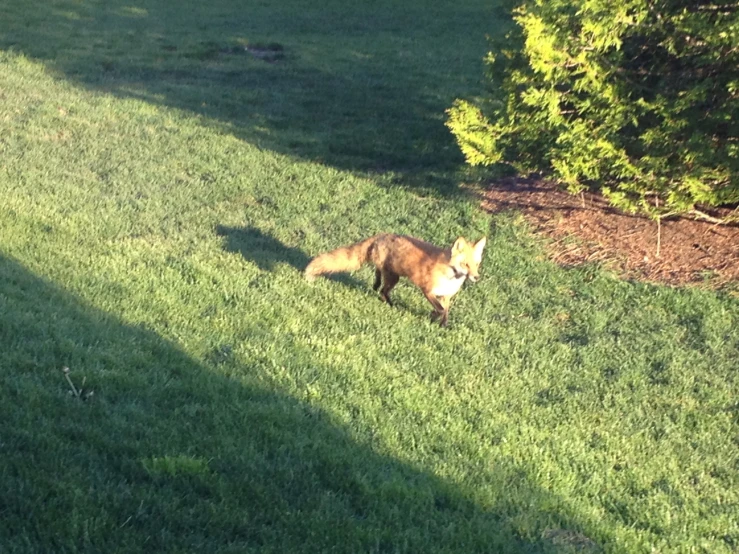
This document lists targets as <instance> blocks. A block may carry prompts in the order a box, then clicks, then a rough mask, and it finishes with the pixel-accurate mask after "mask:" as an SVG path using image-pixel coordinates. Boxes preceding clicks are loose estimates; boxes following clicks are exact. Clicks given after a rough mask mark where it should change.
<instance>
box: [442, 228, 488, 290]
mask: <svg viewBox="0 0 739 554" xmlns="http://www.w3.org/2000/svg"><path fill="white" fill-rule="evenodd" d="M485 241H486V237H482V238H481V239H480V240H478V241H477V242H476V243H475V244H472V243H470V242H467V241H466V240H465V239H464V237H459V238H458V239H457V240H456V241H454V245H453V246H452V256H451V258H450V259H449V265H450V266H452V269H453V270H454V274H455V275H458V276H460V277H461V276H462V275H464V276H465V277H467V279H469V280H470V281H471V282H473V283H474V282H475V281H477V280H478V279H479V278H480V262H481V261H482V251H483V249H484V248H485Z"/></svg>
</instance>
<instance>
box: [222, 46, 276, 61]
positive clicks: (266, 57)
mask: <svg viewBox="0 0 739 554" xmlns="http://www.w3.org/2000/svg"><path fill="white" fill-rule="evenodd" d="M221 54H250V55H251V56H252V57H254V58H257V59H258V60H262V61H265V62H268V63H275V62H278V61H280V60H282V59H284V58H285V48H284V47H283V46H282V45H281V44H279V43H277V42H270V43H268V44H262V43H256V44H249V45H247V46H230V47H228V48H222V49H221Z"/></svg>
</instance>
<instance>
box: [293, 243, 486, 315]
mask: <svg viewBox="0 0 739 554" xmlns="http://www.w3.org/2000/svg"><path fill="white" fill-rule="evenodd" d="M484 248H485V237H483V238H482V239H480V240H479V241H477V242H476V243H475V244H471V243H469V242H467V241H466V240H465V239H464V238H463V237H459V238H458V239H457V240H456V241H455V242H454V244H453V245H452V247H451V248H446V249H444V248H439V247H438V246H434V245H433V244H429V243H428V242H424V241H422V240H420V239H417V238H414V237H408V236H403V235H392V234H381V235H375V236H374V237H371V238H368V239H366V240H363V241H360V242H357V243H355V244H352V245H351V246H346V247H343V248H338V249H336V250H333V251H331V252H327V253H325V254H321V255H320V256H316V257H315V258H313V260H311V262H310V263H309V264H308V267H306V268H305V278H306V279H308V280H309V281H313V280H314V279H315V278H316V275H323V274H326V273H340V272H344V271H354V270H356V269H359V268H360V267H361V266H362V265H363V264H365V263H368V262H371V263H372V264H373V265H374V266H375V268H376V269H375V284H374V285H373V286H372V288H374V289H375V290H378V289H380V285H382V289H380V297H381V298H382V299H383V300H384V301H385V302H387V303H388V304H390V305H391V306H392V302H390V291H391V290H392V289H393V287H394V286H395V285H396V284H397V283H398V280H399V279H400V278H401V277H408V279H410V280H411V281H412V282H413V283H414V284H415V285H416V286H417V287H418V288H420V289H421V291H422V292H423V294H424V296H426V299H427V300H428V301H429V302H431V305H432V306H433V307H434V311H433V312H432V313H431V318H432V319H434V320H435V319H438V320H439V323H440V324H441V326H442V327H444V326H446V324H447V318H448V316H449V303H450V301H451V299H452V296H454V295H455V294H456V293H457V291H459V289H460V288H461V287H462V283H464V281H465V279H469V280H470V281H471V282H473V283H474V282H475V281H477V280H478V279H479V278H480V274H479V267H480V262H481V261H482V251H483V249H484Z"/></svg>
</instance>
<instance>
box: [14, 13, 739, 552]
mask: <svg viewBox="0 0 739 554" xmlns="http://www.w3.org/2000/svg"><path fill="white" fill-rule="evenodd" d="M160 4H161V3H159V2H138V3H135V4H130V3H129V4H126V3H115V2H112V3H111V2H108V3H103V4H99V3H88V2H71V1H70V2H55V3H53V6H52V9H50V10H39V9H38V6H36V7H33V6H31V5H29V4H28V3H27V2H11V3H9V4H6V5H5V6H4V7H2V8H0V49H2V52H0V64H2V67H3V71H2V72H0V100H1V101H2V104H1V107H0V344H2V345H3V348H2V352H0V370H1V371H2V374H1V375H2V377H0V418H1V420H2V421H3V425H2V427H0V483H2V484H3V494H0V515H1V516H2V517H0V544H2V547H0V551H3V552H4V551H5V550H4V549H6V550H7V551H8V552H43V551H53V552H82V551H92V552H100V551H102V552H134V551H150V552H175V551H177V552H181V551H186V552H311V553H313V552H329V551H332V552H334V551H335V552H569V551H578V549H579V551H581V552H582V551H585V552H597V551H600V550H602V551H606V552H652V551H658V552H685V551H691V550H693V551H696V552H701V551H703V552H731V551H733V550H734V549H736V547H737V545H738V544H739V529H738V528H737V516H736V509H735V506H736V504H737V501H739V483H738V482H737V463H738V461H739V460H738V458H737V454H736V452H737V442H736V437H737V436H739V429H738V426H739V421H737V404H736V402H737V400H736V399H737V392H739V386H738V384H737V376H736V363H737V362H736V360H737V359H739V352H738V350H739V332H738V331H737V327H738V326H737V321H738V320H739V306H738V305H737V302H736V300H735V299H732V298H728V297H725V296H722V295H720V294H717V293H714V292H709V291H701V290H680V289H670V288H664V287H656V286H651V285H644V284H635V283H629V282H622V281H619V280H617V279H615V278H614V277H613V276H611V275H609V274H607V273H605V272H603V271H601V270H600V269H599V268H597V267H585V268H582V269H577V270H564V269H561V268H557V267H556V266H554V265H552V264H551V263H549V262H547V261H546V260H545V259H544V257H543V256H542V255H541V250H540V248H539V246H538V244H537V243H536V241H535V240H534V239H533V238H532V237H531V235H530V234H529V233H528V230H527V229H526V227H525V225H523V224H522V222H521V221H520V220H518V219H517V218H516V217H515V216H514V215H506V216H500V217H496V218H494V219H491V218H489V217H488V216H486V215H485V214H483V213H482V212H481V211H480V210H479V209H478V208H477V206H476V205H475V203H474V202H473V201H472V200H470V199H468V198H465V197H464V196H462V195H460V194H458V193H457V192H456V191H457V190H458V189H457V184H459V182H460V181H461V180H462V179H463V178H464V177H465V176H466V174H465V171H464V170H463V169H461V168H460V166H459V164H460V162H461V160H460V157H459V154H458V153H457V152H456V150H455V149H454V145H453V139H452V138H451V137H449V136H448V135H447V133H446V131H445V129H444V127H443V110H444V108H445V107H446V106H448V105H449V104H450V103H451V100H452V99H453V98H454V97H457V96H465V95H467V94H468V93H469V92H470V91H472V92H474V90H476V87H477V86H478V84H477V81H478V78H479V74H480V70H481V66H480V63H479V60H480V58H481V57H482V55H483V54H484V50H485V41H484V35H485V33H489V32H493V31H494V27H495V25H496V24H495V20H494V19H493V15H492V13H491V12H492V9H491V8H490V7H489V6H487V5H486V4H485V3H482V2H480V3H476V2H472V1H470V2H467V3H466V4H465V5H464V6H457V7H452V6H451V5H450V6H448V7H443V8H441V7H435V6H426V5H424V4H422V3H421V2H416V3H410V4H408V3H406V4H402V5H401V4H393V3H387V4H377V5H375V4H363V5H362V6H361V7H352V6H346V5H344V4H343V3H336V4H335V5H333V4H331V5H325V6H323V5H321V6H311V7H306V6H305V5H303V4H300V3H294V2H281V3H277V4H274V5H270V4H254V5H244V4H243V3H237V2H229V1H225V0H223V1H218V2H213V3H208V4H207V5H206V4H204V5H202V6H201V5H200V4H199V3H198V4H197V5H192V6H184V5H181V4H177V7H176V8H175V7H169V8H165V7H162V6H160ZM173 6H174V5H173ZM188 7H189V8H191V9H187V8H188ZM250 42H251V43H257V42H260V43H262V44H269V43H270V42H276V43H279V44H281V45H283V47H284V52H285V57H284V59H280V60H279V61H274V62H273V63H272V62H270V61H265V60H263V59H260V58H258V57H253V56H251V55H250V54H248V52H247V53H243V54H242V53H239V54H235V53H234V50H233V48H234V47H235V46H236V45H241V44H247V45H248V44H249V43H250ZM467 177H469V175H467ZM380 231H391V232H398V233H409V234H413V235H416V236H420V237H423V238H425V239H427V240H430V241H433V242H436V243H437V244H451V242H452V241H453V240H454V238H456V237H457V236H458V235H460V234H461V235H465V236H467V237H469V238H471V239H477V238H479V237H480V236H482V235H484V234H486V235H487V236H488V246H487V251H486V254H485V259H484V263H483V279H482V280H481V281H480V282H479V283H477V284H475V285H472V286H467V287H465V288H464V289H463V290H462V291H461V292H460V294H459V296H458V298H456V299H455V302H454V304H453V306H452V309H451V313H450V324H451V325H450V328H449V329H440V328H439V327H438V325H435V324H433V323H432V322H431V321H430V320H429V318H428V313H429V307H428V305H427V302H426V300H425V299H424V298H423V296H422V295H421V294H420V293H419V292H418V291H417V290H416V289H414V288H413V287H412V286H411V285H408V284H401V285H400V286H399V287H398V288H397V293H396V307H394V308H389V307H388V306H386V305H384V304H383V303H381V302H380V301H379V300H378V299H377V297H376V295H375V294H374V293H373V291H372V290H371V287H370V285H371V282H372V272H371V271H370V270H369V269H364V270H362V271H360V272H358V273H356V274H354V275H351V276H347V277H345V278H341V279H335V280H325V279H321V280H318V281H316V282H315V283H307V282H306V281H305V280H304V279H303V278H302V275H301V271H302V269H303V268H304V266H305V264H306V263H307V261H308V260H309V259H310V257H311V256H313V255H315V254H316V253H318V252H321V251H325V250H327V249H331V248H335V247H337V246H340V245H343V244H347V243H349V242H352V241H355V240H357V239H359V238H362V237H365V236H368V235H370V234H373V233H376V232H380ZM64 367H68V368H70V373H69V377H70V379H72V381H73V383H74V385H75V386H78V387H82V388H83V389H84V391H85V392H92V393H93V394H92V396H89V397H88V399H87V400H82V399H81V398H77V397H76V396H75V395H73V394H69V392H71V390H70V386H69V384H68V383H67V381H66V379H65V377H64V374H63V373H62V368H64ZM83 381H84V384H83Z"/></svg>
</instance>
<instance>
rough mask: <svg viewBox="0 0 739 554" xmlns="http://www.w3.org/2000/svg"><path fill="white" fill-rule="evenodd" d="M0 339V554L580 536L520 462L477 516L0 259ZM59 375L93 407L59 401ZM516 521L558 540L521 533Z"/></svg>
mask: <svg viewBox="0 0 739 554" xmlns="http://www.w3.org/2000/svg"><path fill="white" fill-rule="evenodd" d="M254 333H255V336H258V335H259V334H261V336H269V331H268V330H264V329H261V330H255V331H254ZM0 342H2V344H3V351H2V353H1V354H0V367H1V369H2V371H0V418H1V420H2V422H3V425H2V428H0V449H1V450H2V455H1V456H0V475H2V478H3V495H1V496H0V513H1V514H2V518H1V520H0V521H1V523H0V541H1V542H0V543H1V544H3V545H4V547H6V548H8V549H9V550H8V551H9V552H14V551H18V552H20V551H29V550H34V551H47V552H52V551H69V552H72V551H83V550H84V551H98V552H119V551H120V552H122V551H128V552H134V551H135V552H142V551H149V552H175V551H178V552H181V551H188V552H215V551H218V552H258V551H270V552H328V551H331V552H434V551H439V552H465V553H471V552H500V553H503V552H562V551H569V550H567V549H568V548H570V546H572V545H573V544H574V542H573V540H574V539H572V537H582V535H579V534H578V533H576V532H574V531H568V530H566V529H567V528H571V527H573V526H577V522H576V521H575V520H574V518H573V516H572V515H571V514H569V513H561V512H562V511H566V510H563V509H562V505H561V503H559V504H558V503H557V501H556V499H554V498H553V497H552V496H551V495H549V494H548V493H547V492H545V491H542V490H539V489H538V488H537V487H536V486H535V485H533V484H532V483H530V482H529V481H528V479H527V477H526V476H525V473H524V472H523V471H521V470H517V469H516V468H515V466H512V465H510V464H508V465H501V472H502V475H500V476H499V477H500V479H501V481H500V483H501V485H503V484H505V485H506V487H507V488H508V487H509V488H510V490H511V491H515V493H512V495H511V496H512V497H511V498H505V499H504V500H502V501H500V502H499V503H497V504H495V505H492V506H486V507H485V508H484V509H483V508H481V507H479V506H477V505H476V504H475V503H473V502H472V501H470V500H469V499H467V498H465V497H464V496H463V494H462V493H461V492H459V491H458V490H457V489H456V488H455V487H454V485H452V484H450V483H448V482H445V481H444V480H442V479H439V478H438V477H435V476H434V475H431V474H428V473H425V472H423V471H419V470H418V469H416V468H413V467H410V466H409V465H406V464H404V463H402V462H399V461H397V460H394V459H392V458H388V457H386V456H383V455H381V454H379V453H377V452H376V451H375V450H374V449H373V448H372V447H371V445H368V444H360V443H358V442H356V440H354V439H353V438H352V437H351V436H350V434H349V433H348V432H347V430H345V429H344V428H342V426H340V425H338V424H337V423H336V422H335V421H332V418H331V417H330V416H329V415H327V414H326V413H324V412H323V411H322V410H321V409H320V407H317V406H315V405H311V404H307V403H304V402H301V401H298V400H295V399H293V398H290V397H287V396H285V395H283V394H280V393H279V392H276V391H275V390H268V389H265V388H264V387H263V386H261V385H260V384H259V383H260V382H262V381H260V375H259V369H258V367H244V366H242V365H240V364H238V363H237V362H235V361H234V360H233V359H232V358H231V357H230V355H229V352H228V351H227V350H222V352H221V354H222V355H221V356H220V357H219V358H218V359H217V360H215V361H213V363H205V362H199V361H197V360H195V359H193V358H191V357H189V356H188V355H186V354H185V353H183V352H182V351H181V350H180V349H179V348H178V347H177V346H176V345H174V344H172V343H170V342H168V341H167V340H165V339H163V338H161V337H160V336H158V335H157V334H155V333H152V332H150V331H147V330H145V329H142V328H138V327H132V326H129V325H126V324H124V323H122V322H120V321H117V320H116V319H115V318H113V317H110V316H109V315H106V314H104V313H101V312H99V311H97V310H95V309H93V308H90V307H89V306H85V305H84V304H83V303H82V302H80V301H79V300H77V299H75V298H74V297H72V296H70V295H69V294H68V293H66V292H63V291H61V290H59V289H57V288H56V287H55V286H54V285H52V284H50V283H48V282H46V281H44V280H42V279H39V278H37V277H35V276H33V275H31V274H30V273H29V272H28V271H27V270H25V269H24V268H23V267H22V266H20V265H19V264H17V263H16V262H14V261H11V260H9V259H7V258H4V257H2V256H0ZM303 354H306V353H303ZM306 355H308V356H309V355H310V354H309V353H307V354H306ZM308 360H309V358H308ZM306 363H308V364H309V363H310V362H309V361H307V362H306ZM64 366H68V367H70V368H71V370H72V372H71V377H72V379H73V380H76V382H77V385H80V383H81V379H82V377H86V379H87V381H86V383H85V387H86V388H88V389H91V390H93V391H94V396H93V397H91V398H90V399H89V400H87V401H82V400H80V399H78V398H75V397H74V396H72V395H69V394H68V393H67V391H68V390H69V386H68V385H67V383H66V382H65V380H64V378H63V374H62V372H61V371H60V370H61V368H62V367H64ZM317 371H321V369H320V368H318V370H317ZM555 506H559V508H554V507H555ZM521 520H534V521H537V522H539V525H540V526H542V527H543V526H551V527H556V528H558V529H557V530H556V531H555V532H554V533H552V532H549V533H546V532H545V533H541V534H538V535H537V534H536V533H535V536H534V538H532V539H525V538H523V537H521V536H520V534H519V532H518V531H517V529H518V528H517V526H516V525H517V524H515V523H514V522H515V521H521ZM562 537H565V539H567V540H565V541H564V542H562V540H563V539H562ZM568 541H569V542H568ZM563 544H565V545H566V547H565V546H562V545H563Z"/></svg>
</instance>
